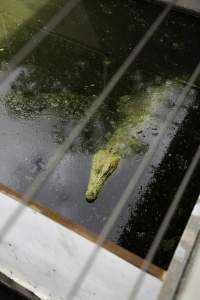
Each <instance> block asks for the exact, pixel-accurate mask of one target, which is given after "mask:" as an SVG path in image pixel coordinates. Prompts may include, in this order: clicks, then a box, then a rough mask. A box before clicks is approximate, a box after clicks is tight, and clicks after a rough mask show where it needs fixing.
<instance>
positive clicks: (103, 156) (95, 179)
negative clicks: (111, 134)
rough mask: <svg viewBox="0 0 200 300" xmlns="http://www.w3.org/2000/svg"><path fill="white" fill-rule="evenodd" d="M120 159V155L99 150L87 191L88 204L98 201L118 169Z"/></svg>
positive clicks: (94, 158) (94, 160)
mask: <svg viewBox="0 0 200 300" xmlns="http://www.w3.org/2000/svg"><path fill="white" fill-rule="evenodd" d="M120 159H121V157H120V156H119V155H117V154H113V153H112V152H109V150H99V151H98V152H97V153H96V154H95V155H94V157H93V160H92V168H91V171H90V178H89V183H88V188H87V191H86V199H87V201H88V202H92V201H94V200H96V198H97V196H98V194H99V192H100V191H101V189H102V187H103V185H104V183H105V182H106V180H107V179H108V178H109V177H110V175H111V174H112V173H113V172H114V171H115V169H116V168H117V166H118V163H119V161H120Z"/></svg>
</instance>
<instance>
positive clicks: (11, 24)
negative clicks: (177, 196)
mask: <svg viewBox="0 0 200 300" xmlns="http://www.w3.org/2000/svg"><path fill="white" fill-rule="evenodd" d="M1 2H2V3H1V16H0V64H1V71H4V70H7V66H8V62H9V61H10V60H11V59H12V58H13V57H14V55H16V53H18V51H19V50H20V49H21V48H22V47H23V46H24V45H25V44H26V43H27V42H29V41H30V39H31V38H32V37H33V36H34V34H36V33H38V31H39V30H40V29H41V28H42V27H43V26H44V25H46V23H47V22H48V20H49V19H50V18H51V17H52V16H53V15H54V14H55V12H56V11H58V10H59V9H60V8H62V6H63V4H64V2H65V1H64V0H59V1H37V3H36V1H33V0H27V1H22V0H18V1H15V0H10V1H6V0H3V1H1ZM161 9H162V7H160V6H156V5H152V4H150V3H147V2H145V1H144V2H143V1H134V0H131V1H129V0H125V1H119V2H115V3H114V2H113V1H106V0H99V1H92V0H84V1H81V3H80V5H79V6H78V7H77V8H76V9H74V10H73V11H72V12H71V14H70V15H69V16H67V17H66V18H65V19H63V20H62V22H61V23H60V24H59V25H58V26H56V28H54V29H52V30H51V32H50V33H49V34H48V35H47V36H46V38H45V39H44V40H43V41H42V42H41V43H39V44H38V45H37V47H35V48H34V49H33V51H32V52H31V53H30V54H29V55H28V56H27V57H26V58H25V59H24V60H23V61H22V62H21V63H20V65H18V66H17V68H16V70H15V72H14V73H13V74H12V76H11V77H10V79H9V81H8V82H7V84H6V85H4V87H3V89H2V90H1V94H0V100H1V101H0V127H1V133H0V134H1V147H0V157H1V171H0V181H1V182H3V183H5V184H6V185H8V186H10V187H12V188H13V189H16V190H17V191H20V192H24V191H25V190H26V188H27V186H29V185H30V184H31V183H32V182H33V180H34V179H35V178H36V176H37V175H38V174H39V173H40V172H41V171H43V170H45V167H46V164H47V162H48V160H49V158H50V157H51V156H52V155H53V154H54V153H55V151H56V149H57V148H58V147H59V146H60V145H62V144H63V142H64V141H65V140H66V138H67V137H68V136H69V134H70V132H71V130H72V129H73V128H74V126H76V125H79V124H80V120H81V119H82V117H84V116H85V113H86V111H87V110H88V108H89V107H90V106H91V105H92V104H93V103H94V101H95V100H96V99H97V98H98V95H99V94H100V93H101V91H102V90H103V88H104V87H105V86H106V84H107V83H108V82H109V80H110V78H111V77H112V76H113V74H115V72H116V71H117V69H118V68H119V67H120V65H121V64H122V62H123V61H124V60H125V59H126V58H127V56H128V54H129V53H130V51H131V50H132V49H133V47H134V46H135V45H136V44H137V43H138V41H139V40H140V38H141V36H143V34H144V33H145V32H146V30H147V29H148V28H149V27H150V25H151V24H152V22H153V21H154V20H155V18H156V17H157V15H158V14H159V13H160V12H161ZM42 30H47V29H46V28H43V29H42ZM199 49H200V26H199V20H198V19H196V18H193V17H190V16H187V15H183V14H181V13H179V12H174V11H173V12H171V13H170V15H169V16H168V18H167V19H166V20H165V22H164V23H163V24H162V26H160V28H159V30H158V31H157V33H156V34H155V35H154V36H153V38H152V40H151V41H150V42H149V43H148V44H147V45H146V47H145V49H144V50H143V52H142V53H141V55H140V56H139V57H138V58H137V60H136V61H135V62H134V64H133V65H131V66H130V68H129V69H128V71H127V72H126V73H125V74H124V76H123V77H122V79H121V80H120V81H119V82H118V84H117V85H116V87H115V88H114V89H113V91H112V93H111V94H110V95H109V97H107V99H106V100H105V102H104V103H103V105H101V107H100V108H99V109H98V111H97V112H96V113H95V114H94V116H93V117H92V118H91V120H90V121H89V122H88V124H87V126H86V127H85V128H84V130H83V131H82V132H81V134H80V135H79V136H78V137H77V138H76V140H75V141H74V143H73V145H72V146H71V147H70V149H68V151H67V152H66V153H65V156H64V157H63V159H62V161H61V162H60V164H59V165H58V166H57V168H56V169H55V171H54V172H53V174H52V175H51V176H50V177H49V178H48V180H47V182H46V183H45V184H44V186H43V187H42V189H41V190H40V191H39V193H38V195H37V201H40V202H41V203H42V204H43V205H46V206H48V207H50V208H52V209H53V210H55V211H57V212H59V213H60V214H62V215H63V216H65V217H67V218H71V219H72V220H73V221H74V222H77V223H79V224H81V225H83V226H85V227H87V228H89V229H90V230H92V231H95V232H96V233H99V232H100V230H101V229H102V227H103V225H104V224H105V222H106V220H107V219H108V217H109V215H110V213H111V212H112V211H113V209H114V207H115V205H116V203H117V201H118V200H119V198H120V196H121V195H122V193H123V191H124V190H125V188H126V187H127V184H128V182H129V180H130V178H131V176H132V175H133V174H135V172H136V170H137V167H138V166H139V164H140V163H141V161H142V158H143V157H144V155H145V153H146V152H147V150H148V149H149V147H150V145H151V144H152V142H153V141H154V139H155V138H156V136H157V135H158V134H159V130H160V128H161V126H162V124H163V123H164V121H165V120H166V116H167V114H168V113H169V112H171V110H172V109H173V108H174V107H175V106H176V103H177V99H178V97H179V95H180V93H181V91H182V89H183V88H184V87H185V84H186V82H187V80H188V78H189V77H190V75H191V73H192V72H193V70H194V68H195V66H196V65H197V62H198V61H199V60H200V52H199ZM186 57H187V60H186V59H185V58H186ZM196 85H197V87H199V85H200V79H199V78H198V80H197V82H196ZM199 120H200V118H199V92H198V88H194V87H193V88H192V90H191V92H190V93H189V94H188V95H187V99H186V101H185V102H184V104H183V105H182V106H181V108H180V110H179V113H178V114H177V117H176V120H175V122H173V124H172V126H171V128H170V130H169V131H168V132H167V134H166V135H165V137H164V138H163V139H162V141H161V143H160V145H159V146H158V149H157V153H156V155H155V156H154V158H153V162H152V164H151V165H150V166H149V167H148V168H147V169H146V170H145V173H144V175H143V176H142V180H141V182H140V184H139V186H138V188H137V189H136V191H135V192H134V193H133V195H132V196H131V197H130V199H129V201H128V203H127V205H125V208H124V210H123V212H122V214H121V216H120V218H119V219H118V221H117V222H116V225H115V227H114V228H113V230H112V232H111V233H110V235H109V239H111V240H112V241H114V242H115V243H117V244H119V245H121V246H123V247H125V248H126V249H128V250H130V251H132V252H134V253H137V254H139V255H141V256H145V254H146V252H147V251H148V247H149V246H150V244H151V242H152V240H153V237H154V236H155V232H156V230H157V228H158V227H159V224H160V222H161V220H162V217H163V215H164V213H165V212H166V209H167V208H168V206H169V204H170V200H171V199H172V197H173V194H174V191H176V190H177V187H178V186H179V184H180V181H181V179H182V176H183V174H184V172H185V170H186V167H187V166H188V163H189V162H190V160H191V158H192V156H193V152H194V151H195V149H196V145H197V143H198V141H199V140H198V138H199V134H198V128H199ZM187 124H189V125H187ZM188 126H189V127H190V128H189V129H190V130H189V129H188ZM183 144H184V147H183V146H182V145H183ZM174 145H175V146H174ZM172 178H173V180H172ZM194 182H195V180H194ZM197 190H198V189H197V187H196V186H195V187H193V188H192V191H191V193H190V194H189V196H188V197H187V199H188V202H189V204H188V202H187V201H186V202H187V203H186V202H183V204H181V207H180V211H179V210H178V211H179V213H178V216H177V218H179V219H178V220H179V222H175V225H173V226H172V225H171V226H170V228H172V230H171V231H169V234H168V236H167V237H166V238H165V240H164V241H163V243H162V245H161V248H160V249H161V250H160V252H159V255H158V256H157V258H156V263H158V264H159V265H161V266H164V267H166V266H167V264H168V263H169V261H170V257H171V256H172V254H173V251H174V249H175V246H176V243H177V242H178V239H179V237H180V235H181V232H182V230H183V228H184V226H185V223H186V222H187V218H188V216H189V213H190V210H191V208H192V205H193V203H194V201H195V197H196V194H197V192H198V191H197ZM86 198H87V199H88V200H89V202H92V201H93V200H95V199H96V201H94V202H93V203H88V202H87V201H86ZM188 207H189V208H188Z"/></svg>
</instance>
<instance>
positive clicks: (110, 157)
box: [85, 82, 177, 202]
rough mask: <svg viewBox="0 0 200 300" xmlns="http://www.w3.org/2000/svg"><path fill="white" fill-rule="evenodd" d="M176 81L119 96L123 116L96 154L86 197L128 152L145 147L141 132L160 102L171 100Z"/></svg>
mask: <svg viewBox="0 0 200 300" xmlns="http://www.w3.org/2000/svg"><path fill="white" fill-rule="evenodd" d="M175 89H176V92H177V84H171V83H169V82H165V83H163V84H160V85H155V86H153V87H151V88H148V89H146V90H145V91H143V92H142V93H141V92H139V93H138V94H137V93H136V94H135V95H125V96H122V97H121V98H120V99H119V108H118V111H120V118H119V119H120V120H119V122H118V126H117V128H116V130H115V131H114V132H113V134H112V136H111V138H110V139H109V140H108V141H107V143H106V144H105V146H104V147H103V148H102V149H99V150H97V152H96V153H95V154H94V155H93V158H92V164H91V170H90V175H89V182H88V186H87V190H86V194H85V195H86V200H87V201H88V202H92V201H94V200H96V198H97V196H98V194H99V192H100V191H101V190H102V188H103V186H104V184H105V183H106V181H107V180H108V178H109V177H110V176H111V175H112V174H113V172H114V171H115V170H116V169H117V167H118V165H119V163H120V161H121V160H122V159H123V158H126V157H127V156H130V155H134V154H137V153H138V152H141V151H144V149H146V146H147V145H145V144H144V143H143V142H142V141H141V139H140V137H139V134H138V132H139V131H140V130H141V129H142V128H144V125H145V123H146V122H148V120H149V119H150V118H151V117H152V115H153V114H155V113H156V111H157V110H158V108H159V106H160V104H161V103H163V102H164V103H167V101H168V102H169V99H170V98H172V97H171V96H172V95H174V92H175Z"/></svg>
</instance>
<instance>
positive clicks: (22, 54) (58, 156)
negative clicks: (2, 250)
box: [0, 0, 200, 300]
mask: <svg viewBox="0 0 200 300" xmlns="http://www.w3.org/2000/svg"><path fill="white" fill-rule="evenodd" d="M80 2H81V0H70V1H67V2H66V5H65V6H64V7H63V8H62V9H61V10H60V11H59V12H58V13H57V14H56V15H55V16H54V17H53V18H52V19H51V20H50V21H49V22H48V24H47V25H46V26H45V31H39V32H38V33H37V34H36V35H35V36H34V37H33V38H32V39H31V40H30V41H29V42H28V43H27V44H26V45H25V46H24V47H23V48H22V49H21V50H20V51H19V52H18V53H17V54H16V55H15V56H14V57H13V58H12V59H11V61H10V62H9V64H8V69H7V71H5V72H3V74H2V75H1V76H2V77H1V81H0V89H2V88H3V86H4V85H5V84H6V83H7V81H8V80H9V77H10V76H11V74H12V72H13V71H14V70H15V69H16V67H17V66H18V65H19V64H20V63H21V62H22V61H23V60H24V59H25V58H26V57H27V55H29V53H31V51H33V50H34V48H35V47H37V46H38V45H39V44H40V43H41V42H42V40H43V39H44V38H45V37H46V36H47V35H48V33H49V32H50V31H51V30H53V28H54V27H55V26H57V25H58V24H59V23H60V22H61V21H62V20H63V18H65V17H66V16H67V15H68V14H69V13H70V12H71V11H72V10H73V9H74V8H75V7H76V6H77V5H78V4H79V3H80ZM176 2H177V0H172V1H171V2H170V3H169V4H167V5H166V6H165V8H164V9H163V10H162V12H161V13H160V14H159V15H158V17H157V18H156V19H155V21H154V22H153V24H152V25H151V26H150V28H149V29H148V30H147V32H146V33H145V34H144V36H143V37H142V38H141V40H140V41H139V43H138V44H137V45H136V47H135V48H134V49H133V50H132V51H131V53H130V55H129V56H128V57H127V59H126V60H125V61H124V62H123V64H122V65H121V66H120V68H119V69H118V70H117V71H116V73H115V74H114V76H113V77H112V78H111V80H110V81H109V82H108V84H107V85H106V86H105V88H104V89H103V91H102V92H101V94H100V95H99V96H98V97H97V99H96V100H95V101H94V102H93V104H92V105H91V107H90V108H89V109H88V110H87V112H86V113H85V115H84V117H83V118H82V119H81V120H80V122H79V123H78V125H76V126H75V127H74V128H73V129H72V131H71V132H70V134H69V136H68V137H67V138H66V139H65V141H64V143H63V144H62V145H61V146H60V147H58V149H57V150H56V151H55V153H54V154H53V156H52V157H51V158H50V159H49V161H48V163H47V164H46V167H45V169H44V170H43V171H41V173H40V174H39V175H38V176H37V177H36V178H35V179H34V181H33V183H32V184H31V185H30V186H29V187H28V189H27V190H26V192H25V193H24V196H23V198H24V199H23V200H24V203H25V204H29V202H30V201H31V198H33V197H34V196H35V195H36V193H37V192H38V191H39V190H40V188H41V187H42V185H43V184H44V182H45V181H46V180H47V178H48V177H49V176H50V174H51V173H52V172H53V171H54V170H55V168H56V166H57V165H58V164H59V162H60V161H61V160H62V158H63V157H64V155H65V153H66V151H67V150H68V149H69V147H70V146H71V145H72V144H73V142H74V140H75V139H76V138H77V137H78V136H79V134H80V133H81V132H82V130H83V129H84V128H85V126H86V125H87V124H88V122H89V120H90V119H91V118H92V116H93V115H94V113H95V112H96V111H97V110H98V109H99V107H100V106H101V105H102V103H103V102H104V101H105V100H106V98H107V97H108V96H109V94H110V93H111V92H112V90H113V89H114V87H115V86H116V85H117V84H118V82H119V80H120V79H121V78H122V76H123V75H124V74H125V72H126V71H127V69H128V68H129V67H130V66H131V65H132V64H133V63H134V61H135V60H136V58H137V57H138V56H139V54H140V53H141V52H142V50H143V49H144V48H145V46H146V44H147V43H148V42H149V41H150V39H151V38H152V36H153V34H154V33H155V32H156V31H157V30H158V28H159V27H160V25H161V24H162V22H163V21H164V20H165V18H166V17H167V16H168V14H169V12H170V11H171V10H172V8H173V7H174V5H175V4H176ZM199 74H200V63H199V64H198V65H197V67H196V68H195V70H194V72H193V74H192V75H191V77H190V79H189V81H188V82H187V84H186V85H185V87H184V88H183V91H182V93H181V94H180V95H179V97H178V99H177V104H176V106H175V107H174V109H172V110H171V111H170V112H169V114H168V115H167V117H166V120H165V122H164V123H163V125H162V126H161V129H160V132H159V134H158V136H157V137H156V138H155V139H154V141H153V143H152V145H151V146H150V147H149V149H148V151H147V152H146V154H145V155H144V158H143V160H142V162H141V163H140V165H139V167H138V169H137V170H136V172H135V173H134V174H133V176H132V178H131V179H130V181H129V183H128V185H127V187H126V189H125V190H124V192H123V194H122V196H121V198H120V199H119V201H118V202H117V204H116V206H115V208H114V210H113V212H112V213H111V215H110V217H109V218H108V220H107V222H106V224H105V226H104V228H103V230H102V231H101V233H100V235H99V237H98V240H97V243H96V246H95V248H94V250H93V252H92V253H91V255H90V257H89V259H88V260H87V262H86V263H85V265H84V267H83V268H82V269H81V270H80V273H79V274H78V276H77V280H76V282H75V284H74V285H73V286H72V287H71V290H70V291H68V293H67V295H66V299H67V300H72V299H74V298H75V296H76V295H77V293H78V292H79V289H80V287H81V286H82V284H83V283H84V280H85V279H86V278H87V276H88V274H89V272H90V269H91V267H92V266H93V264H94V262H95V260H96V258H97V255H98V253H99V251H100V249H101V246H102V245H103V243H104V242H105V240H106V238H107V237H108V234H109V233H110V231H111V230H112V228H113V226H114V224H115V222H116V220H117V218H118V217H119V215H120V213H121V211H122V209H123V207H124V206H125V204H126V203H127V201H128V199H129V197H130V195H131V194H132V193H133V191H134V189H135V188H136V186H137V184H138V182H139V180H140V178H141V176H142V174H143V172H144V170H145V169H146V168H147V166H148V165H149V163H150V162H151V160H152V157H153V154H154V153H155V151H156V149H157V146H158V144H159V142H160V140H161V139H162V137H163V136H164V134H165V133H166V131H167V129H168V128H169V126H170V125H171V124H172V122H173V120H174V119H175V117H176V115H177V112H178V110H179V108H180V107H181V105H182V104H183V103H184V100H185V98H186V96H187V95H188V93H189V91H190V89H191V87H192V85H193V84H194V83H195V81H196V79H197V77H198V76H199ZM199 158H200V147H199V148H198V150H197V152H196V154H195V155H194V157H193V160H192V162H191V164H190V166H189V168H188V170H187V172H186V174H185V177H184V178H183V181H182V182H181V184H180V186H179V188H178V190H177V192H176V194H175V197H174V199H173V201H172V203H171V205H170V207H169V210H168V211H167V213H166V216H165V217H164V220H163V222H162V224H161V226H160V228H159V230H158V232H157V234H156V236H155V239H154V241H153V243H152V245H151V247H150V249H149V251H148V254H147V256H146V261H145V262H144V264H143V265H142V267H141V273H140V275H139V277H138V279H137V281H136V282H135V284H134V287H133V291H132V293H131V294H130V298H129V299H135V298H136V296H137V294H138V292H139V290H140V288H141V286H142V284H143V281H144V277H145V272H144V271H146V270H147V269H148V266H149V264H150V263H151V262H152V259H153V258H154V256H155V253H156V251H157V249H158V246H159V243H160V241H161V239H162V237H163V236H164V234H165V232H166V230H167V228H168V226H169V223H170V221H171V219H172V217H173V215H174V213H175V210H176V207H177V205H178V203H179V202H180V199H181V197H182V195H183V193H184V191H185V189H186V187H187V185H188V183H189V180H190V178H191V176H192V174H193V172H194V169H195V167H196V165H197V163H198V161H199ZM25 209H26V208H25V206H19V207H18V209H16V211H15V212H14V214H12V215H11V216H10V218H9V219H8V220H7V222H6V223H5V225H4V226H3V227H2V228H1V229H0V242H2V241H3V239H4V238H5V236H6V235H7V233H8V232H9V230H10V229H11V228H12V227H13V226H14V225H15V222H16V221H17V219H18V218H20V216H21V214H22V213H23V211H24V210H25Z"/></svg>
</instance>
